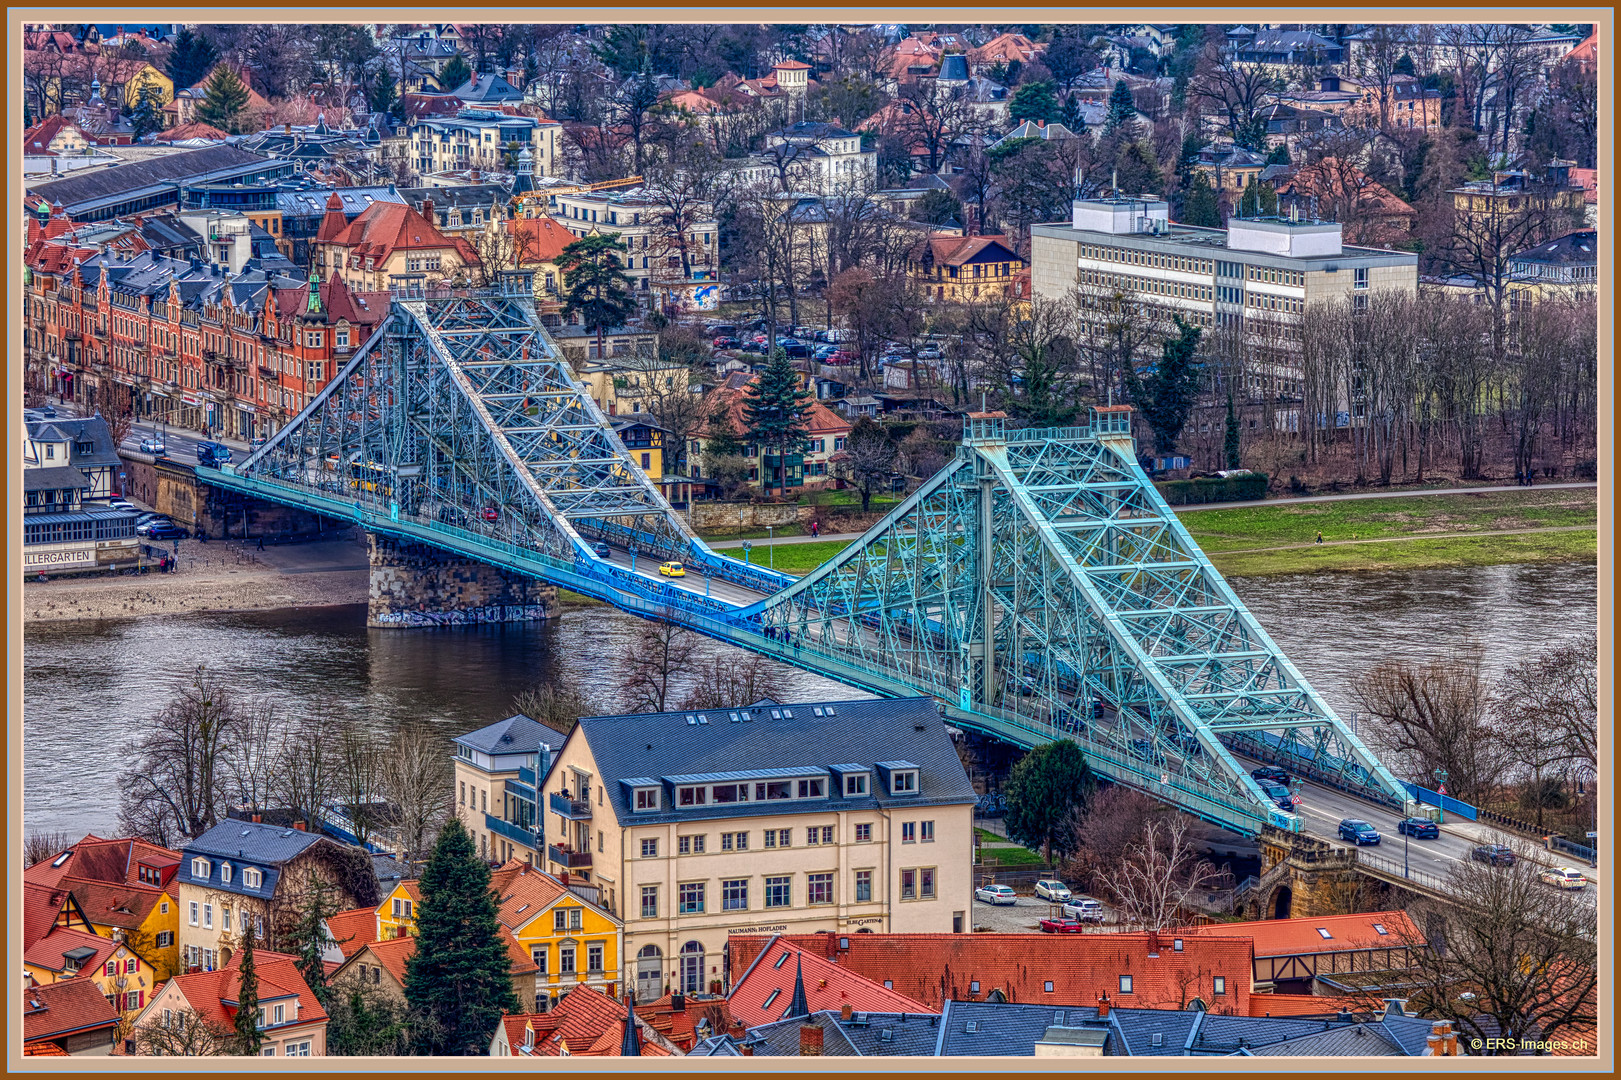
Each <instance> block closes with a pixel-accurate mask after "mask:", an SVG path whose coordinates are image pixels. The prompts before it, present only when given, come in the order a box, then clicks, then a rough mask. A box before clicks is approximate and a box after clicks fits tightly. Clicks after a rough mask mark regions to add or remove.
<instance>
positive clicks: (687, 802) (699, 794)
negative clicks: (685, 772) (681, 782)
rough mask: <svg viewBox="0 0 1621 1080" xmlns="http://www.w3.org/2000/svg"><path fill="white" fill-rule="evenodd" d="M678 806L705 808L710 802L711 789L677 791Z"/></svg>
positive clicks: (691, 788) (688, 788)
mask: <svg viewBox="0 0 1621 1080" xmlns="http://www.w3.org/2000/svg"><path fill="white" fill-rule="evenodd" d="M675 801H676V805H677V806H703V805H704V804H705V803H707V802H708V801H709V789H708V788H704V787H683V788H676V789H675Z"/></svg>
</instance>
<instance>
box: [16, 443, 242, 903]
mask: <svg viewBox="0 0 1621 1080" xmlns="http://www.w3.org/2000/svg"><path fill="white" fill-rule="evenodd" d="M49 449H50V447H46V450H47V451H48V450H49ZM45 456H46V457H50V456H51V455H50V454H49V453H47V454H46V455H45ZM209 873H210V868H209V865H208V860H207V859H193V860H191V876H192V877H194V878H198V879H200V880H202V881H207V880H208V875H209Z"/></svg>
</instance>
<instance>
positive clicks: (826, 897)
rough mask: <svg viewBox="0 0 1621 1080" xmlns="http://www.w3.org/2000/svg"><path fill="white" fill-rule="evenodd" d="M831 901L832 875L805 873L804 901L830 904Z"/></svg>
mask: <svg viewBox="0 0 1621 1080" xmlns="http://www.w3.org/2000/svg"><path fill="white" fill-rule="evenodd" d="M832 902H833V875H832V874H807V875H805V903H807V904H831V903H832Z"/></svg>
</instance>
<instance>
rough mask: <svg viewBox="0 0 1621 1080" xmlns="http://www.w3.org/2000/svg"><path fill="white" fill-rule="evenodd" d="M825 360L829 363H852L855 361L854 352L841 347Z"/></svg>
mask: <svg viewBox="0 0 1621 1080" xmlns="http://www.w3.org/2000/svg"><path fill="white" fill-rule="evenodd" d="M827 362H828V363H830V364H853V363H855V362H856V354H855V353H853V352H851V351H850V350H849V349H845V348H841V349H839V350H838V351H837V352H835V353H834V354H833V355H832V356H830V357H828V358H827Z"/></svg>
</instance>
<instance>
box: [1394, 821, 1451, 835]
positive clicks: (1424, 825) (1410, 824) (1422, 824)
mask: <svg viewBox="0 0 1621 1080" xmlns="http://www.w3.org/2000/svg"><path fill="white" fill-rule="evenodd" d="M1396 831H1397V832H1398V833H1401V834H1403V835H1404V836H1411V837H1413V838H1415V839H1418V840H1439V839H1440V838H1441V826H1439V825H1437V824H1436V823H1435V822H1433V821H1431V820H1430V819H1429V818H1421V817H1410V818H1402V819H1401V820H1400V821H1398V822H1396Z"/></svg>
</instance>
